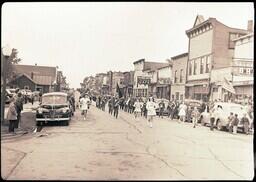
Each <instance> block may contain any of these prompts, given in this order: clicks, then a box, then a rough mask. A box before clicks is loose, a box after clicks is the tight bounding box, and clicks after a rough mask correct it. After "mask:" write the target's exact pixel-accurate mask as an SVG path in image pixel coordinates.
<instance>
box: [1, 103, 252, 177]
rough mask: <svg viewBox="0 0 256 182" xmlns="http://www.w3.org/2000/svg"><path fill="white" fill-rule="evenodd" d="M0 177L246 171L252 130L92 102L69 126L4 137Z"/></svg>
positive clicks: (231, 173) (248, 173)
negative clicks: (116, 113) (232, 130)
mask: <svg viewBox="0 0 256 182" xmlns="http://www.w3.org/2000/svg"><path fill="white" fill-rule="evenodd" d="M1 145H2V147H1V151H2V158H1V159H2V160H1V161H2V164H1V166H2V168H1V172H2V177H3V178H5V179H10V180H13V179H23V180H28V179H33V180H36V179H37V180H39V179H48V180H49V179H53V180H58V179H63V180H64V179H65V180H100V179H104V180H125V179H129V180H135V179H238V180H242V179H252V177H253V176H254V174H253V170H254V166H253V165H254V164H253V161H254V159H253V136H252V135H249V136H247V135H244V134H237V135H232V134H229V133H227V132H221V131H213V132H212V131H210V129H209V128H208V127H203V126H198V127H197V128H193V127H192V124H190V123H178V122H177V121H176V120H173V121H171V120H169V119H161V118H157V119H155V122H154V124H153V128H150V127H149V126H148V125H147V122H146V120H145V119H144V118H139V119H138V120H135V119H134V116H133V115H131V114H127V113H125V112H122V111H121V112H120V117H119V118H118V119H116V118H114V117H113V116H110V115H109V114H108V113H107V111H106V112H103V111H101V110H98V109H97V108H96V107H94V106H92V107H91V108H90V110H89V114H88V118H87V119H86V120H85V121H84V120H82V117H81V114H80V111H77V112H76V113H75V116H74V117H73V119H72V121H71V122H70V125H69V126H45V127H43V129H42V130H41V132H37V133H31V134H27V135H24V136H22V137H20V138H19V139H16V140H11V141H10V140H8V141H5V140H2V142H1Z"/></svg>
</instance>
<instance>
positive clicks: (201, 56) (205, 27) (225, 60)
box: [186, 15, 248, 100]
mask: <svg viewBox="0 0 256 182" xmlns="http://www.w3.org/2000/svg"><path fill="white" fill-rule="evenodd" d="M247 33H248V30H243V29H237V28H230V27H228V26H226V25H224V24H222V23H221V22H219V21H217V20H216V19H215V18H209V19H207V20H204V18H203V16H201V15H198V16H197V17H196V20H195V22H194V26H193V27H192V28H191V29H189V30H187V31H186V34H187V36H188V38H189V46H188V47H189V49H188V62H187V79H186V80H187V81H186V86H187V88H186V89H187V90H186V91H187V92H188V93H187V94H186V95H187V97H188V98H192V99H197V100H201V99H202V100H209V98H210V93H211V84H212V81H211V72H212V70H214V69H219V68H225V67H229V66H231V64H232V57H233V55H234V42H233V40H234V39H235V38H238V37H241V36H244V35H246V34H247ZM223 79H224V78H223Z"/></svg>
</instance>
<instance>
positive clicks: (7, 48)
mask: <svg viewBox="0 0 256 182" xmlns="http://www.w3.org/2000/svg"><path fill="white" fill-rule="evenodd" d="M11 53H12V49H11V48H10V46H9V45H6V46H5V47H3V48H2V54H1V73H2V78H3V80H2V81H3V85H2V92H1V123H2V124H3V123H4V108H5V94H6V61H8V60H9V58H10V55H11Z"/></svg>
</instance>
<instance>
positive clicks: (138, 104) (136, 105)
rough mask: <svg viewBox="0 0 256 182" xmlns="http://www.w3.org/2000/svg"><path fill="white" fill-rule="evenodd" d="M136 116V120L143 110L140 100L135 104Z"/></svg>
mask: <svg viewBox="0 0 256 182" xmlns="http://www.w3.org/2000/svg"><path fill="white" fill-rule="evenodd" d="M134 107H135V110H134V116H135V119H136V118H137V117H138V116H139V115H140V114H141V108H142V103H141V102H140V101H139V99H136V101H135V103H134Z"/></svg>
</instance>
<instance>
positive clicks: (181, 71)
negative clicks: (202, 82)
mask: <svg viewBox="0 0 256 182" xmlns="http://www.w3.org/2000/svg"><path fill="white" fill-rule="evenodd" d="M182 77H183V69H181V70H180V83H182V82H183V80H182Z"/></svg>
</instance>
